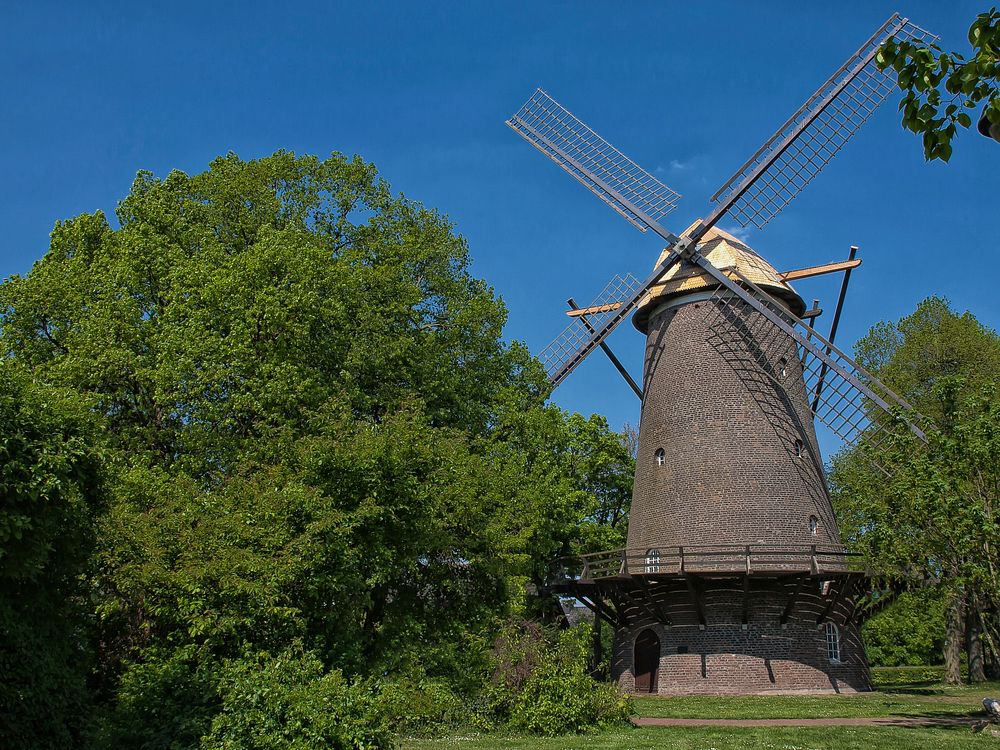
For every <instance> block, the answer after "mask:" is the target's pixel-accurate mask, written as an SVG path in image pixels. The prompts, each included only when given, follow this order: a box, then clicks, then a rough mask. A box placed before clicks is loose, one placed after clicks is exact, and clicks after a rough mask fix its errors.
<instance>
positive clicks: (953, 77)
mask: <svg viewBox="0 0 1000 750" xmlns="http://www.w3.org/2000/svg"><path fill="white" fill-rule="evenodd" d="M969 43H970V44H971V45H972V54H971V56H970V57H969V59H966V58H965V57H964V56H963V55H961V54H959V53H958V52H944V51H942V50H941V48H940V47H939V46H938V45H936V44H927V43H926V42H922V41H921V42H909V41H898V40H896V39H894V38H893V39H890V40H888V41H887V42H886V43H885V44H883V45H882V47H881V49H880V50H879V52H878V54H877V56H876V58H875V62H876V64H877V65H878V67H879V70H886V69H888V68H892V69H893V70H894V71H896V81H897V85H898V87H899V88H900V90H902V91H903V92H904V95H903V99H902V101H900V103H899V109H900V111H902V113H903V119H902V124H903V127H904V128H906V129H907V130H909V131H911V132H913V133H919V134H922V135H923V143H924V158H926V159H927V160H928V161H932V160H934V159H940V160H941V161H948V160H949V159H950V158H951V153H952V145H951V143H952V139H953V138H954V136H955V133H956V132H957V129H958V126H961V127H963V128H968V127H969V126H970V125H972V121H973V117H974V116H975V115H976V110H977V109H978V108H979V106H980V105H983V106H984V109H983V114H982V116H983V117H984V118H985V119H986V121H987V123H988V126H987V129H989V128H990V127H992V128H993V129H998V128H1000V54H998V50H1000V12H998V11H997V9H996V8H991V9H990V10H988V11H986V12H984V13H980V14H979V15H978V16H977V17H976V20H975V21H974V22H973V24H972V26H971V27H969ZM969 110H972V114H970V112H969Z"/></svg>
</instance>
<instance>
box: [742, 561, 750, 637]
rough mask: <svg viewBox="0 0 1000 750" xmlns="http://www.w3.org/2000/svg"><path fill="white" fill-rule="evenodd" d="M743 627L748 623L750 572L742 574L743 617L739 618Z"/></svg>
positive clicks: (747, 625) (745, 627)
mask: <svg viewBox="0 0 1000 750" xmlns="http://www.w3.org/2000/svg"><path fill="white" fill-rule="evenodd" d="M741 623H742V625H743V629H744V630H746V629H747V627H749V625H750V572H749V571H747V574H746V575H745V576H743V619H742V620H741Z"/></svg>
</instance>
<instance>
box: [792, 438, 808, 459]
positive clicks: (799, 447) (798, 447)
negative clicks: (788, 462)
mask: <svg viewBox="0 0 1000 750" xmlns="http://www.w3.org/2000/svg"><path fill="white" fill-rule="evenodd" d="M805 453H806V446H805V443H803V442H802V441H801V440H796V441H795V457H796V458H802V456H804V455H805Z"/></svg>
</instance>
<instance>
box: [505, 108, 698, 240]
mask: <svg viewBox="0 0 1000 750" xmlns="http://www.w3.org/2000/svg"><path fill="white" fill-rule="evenodd" d="M507 125H508V126H509V127H510V128H511V129H512V130H514V132H516V133H517V134H518V135H520V136H521V137H522V138H524V139H525V140H526V141H527V142H528V143H530V144H531V145H532V146H534V147H535V148H537V149H538V150H539V151H541V152H542V153H543V154H545V155H546V156H547V157H549V158H550V159H552V161H554V162H555V163H556V164H558V165H559V166H560V167H562V168H563V169H564V170H566V172H568V173H569V174H570V175H572V176H573V177H574V178H576V179H577V180H579V181H580V182H581V183H582V184H583V185H584V186H585V187H586V188H588V189H589V190H591V191H592V192H593V193H594V194H595V195H597V197H598V198H600V199H601V200H602V201H604V202H605V203H607V204H608V205H609V206H611V208H613V209H614V210H615V211H617V212H618V213H619V214H620V215H621V216H622V217H624V219H625V220H626V221H628V222H629V223H630V224H631V225H632V226H634V227H635V228H636V229H638V230H639V231H641V232H645V231H646V230H647V229H650V228H652V229H654V230H655V229H656V228H657V222H658V221H659V220H660V219H662V218H663V217H664V216H666V215H667V214H668V213H670V212H671V211H673V210H674V209H675V208H676V207H677V201H678V200H680V197H681V196H680V193H677V192H675V191H674V190H671V189H670V188H668V187H667V186H666V185H664V184H663V183H662V182H660V181H659V180H657V179H656V178H655V177H653V175H651V174H650V173H649V172H647V171H646V170H644V169H643V168H642V167H640V166H639V165H638V164H636V163H635V162H634V161H632V160H631V159H629V158H628V157H627V156H625V154H623V153H622V152H621V151H619V150H618V149H617V148H615V147H614V146H612V145H611V144H610V143H608V142H607V141H606V140H604V139H603V138H601V136H599V135H598V134H597V133H595V132H594V131H593V130H592V129H591V128H590V126H588V125H587V124H586V123H585V122H583V121H582V120H580V119H579V118H578V117H576V116H575V115H574V114H573V113H572V112H570V111H569V110H568V109H566V108H565V107H563V106H562V105H561V104H559V102H557V101H556V100H555V99H553V98H552V97H551V96H549V95H548V94H547V93H545V92H544V91H542V89H536V90H535V93H534V94H532V95H531V97H530V98H529V99H528V101H526V102H525V103H524V105H523V106H522V107H521V109H519V110H518V111H517V112H516V113H515V114H514V115H513V116H512V117H511V118H510V119H509V120H507Z"/></svg>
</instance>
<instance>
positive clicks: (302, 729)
mask: <svg viewBox="0 0 1000 750" xmlns="http://www.w3.org/2000/svg"><path fill="white" fill-rule="evenodd" d="M220 694H221V697H222V710H221V711H220V712H219V713H218V714H217V715H216V717H215V719H214V720H213V721H212V728H211V731H210V733H209V734H208V735H207V736H206V737H204V738H202V743H201V747H202V749H203V750H273V749H274V748H287V749H288V750H380V749H381V748H391V747H393V746H394V744H395V741H394V738H393V735H392V733H391V731H390V730H389V728H388V727H387V725H386V723H385V721H384V720H383V718H382V717H381V716H380V715H379V712H378V696H377V693H376V691H375V690H374V689H373V687H372V685H371V684H370V683H367V682H359V683H355V684H348V682H347V681H346V680H345V679H344V677H343V675H342V674H341V673H340V671H339V670H333V671H329V672H325V671H324V668H323V664H322V663H321V662H320V660H319V659H318V658H317V657H316V656H315V655H314V654H312V653H311V652H308V651H302V650H301V648H290V649H286V650H285V651H283V652H282V653H281V654H279V655H278V656H276V657H272V656H270V655H269V654H266V653H262V654H257V655H255V656H249V657H244V658H243V659H239V660H236V661H233V662H230V663H229V664H228V665H227V666H226V667H225V669H224V670H223V674H222V680H221V685H220Z"/></svg>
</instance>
